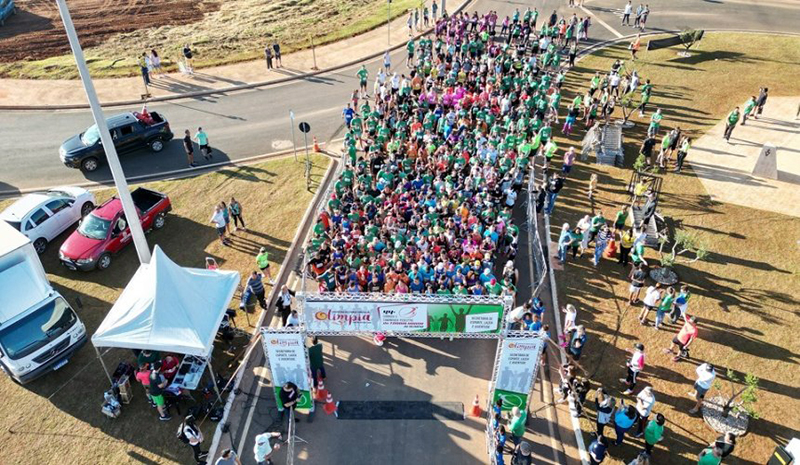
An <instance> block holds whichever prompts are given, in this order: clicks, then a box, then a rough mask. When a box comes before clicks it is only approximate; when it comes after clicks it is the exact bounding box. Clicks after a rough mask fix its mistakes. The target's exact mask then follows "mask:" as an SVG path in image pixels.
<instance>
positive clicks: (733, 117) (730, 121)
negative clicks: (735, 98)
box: [722, 107, 755, 142]
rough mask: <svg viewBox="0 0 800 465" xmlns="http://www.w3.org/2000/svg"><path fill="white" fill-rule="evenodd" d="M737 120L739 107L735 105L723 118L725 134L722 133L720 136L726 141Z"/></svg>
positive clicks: (729, 138)
mask: <svg viewBox="0 0 800 465" xmlns="http://www.w3.org/2000/svg"><path fill="white" fill-rule="evenodd" d="M754 118H755V117H754ZM738 122H739V107H736V108H734V109H733V111H732V112H730V113H728V117H727V118H726V119H725V134H723V135H722V137H723V138H724V139H725V140H726V141H729V142H730V140H731V134H733V128H735V127H736V123H738Z"/></svg>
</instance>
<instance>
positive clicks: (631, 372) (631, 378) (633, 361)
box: [620, 342, 644, 395]
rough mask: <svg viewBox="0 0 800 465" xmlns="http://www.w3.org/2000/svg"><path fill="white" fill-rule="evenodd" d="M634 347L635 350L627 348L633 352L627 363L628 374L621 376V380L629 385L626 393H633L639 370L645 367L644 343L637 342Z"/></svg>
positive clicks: (629, 351)
mask: <svg viewBox="0 0 800 465" xmlns="http://www.w3.org/2000/svg"><path fill="white" fill-rule="evenodd" d="M633 347H634V351H633V352H631V350H630V349H626V351H627V352H628V353H630V354H631V358H630V360H628V361H627V362H626V363H625V365H626V366H627V368H628V376H627V377H626V378H620V382H621V383H624V384H625V385H626V386H627V387H628V388H627V389H626V390H625V394H626V395H627V394H632V393H633V389H634V388H635V387H636V378H637V377H638V376H639V372H641V371H642V369H644V344H642V343H641V342H637V343H636V344H635V345H634V346H633Z"/></svg>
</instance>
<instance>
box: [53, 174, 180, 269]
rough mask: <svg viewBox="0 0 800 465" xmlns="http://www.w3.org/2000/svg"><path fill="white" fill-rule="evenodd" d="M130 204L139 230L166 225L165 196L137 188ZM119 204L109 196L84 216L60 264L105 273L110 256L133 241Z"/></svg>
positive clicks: (63, 250) (167, 208) (168, 207)
mask: <svg viewBox="0 0 800 465" xmlns="http://www.w3.org/2000/svg"><path fill="white" fill-rule="evenodd" d="M131 197H133V203H134V205H136V209H137V210H139V219H140V220H141V222H142V229H144V230H145V231H150V230H152V229H161V228H163V227H164V224H165V222H166V215H167V213H168V212H169V211H170V210H172V203H171V202H170V200H169V197H167V195H166V194H162V193H160V192H156V191H151V190H149V189H145V188H144V187H140V188H138V189H136V190H135V191H133V192H131ZM132 239H133V238H132V236H131V230H130V228H129V227H128V223H127V220H126V219H125V213H124V212H123V211H122V202H121V201H120V200H119V198H117V197H113V198H111V199H109V200H108V201H106V202H105V203H104V204H102V205H100V206H99V207H97V208H96V209H94V210H93V211H92V212H91V213H89V214H88V215H86V216H85V217H84V218H83V220H82V221H81V223H80V226H78V229H76V230H75V231H74V232H73V233H72V235H70V236H69V237H68V238H67V240H66V241H64V244H62V245H61V249H60V250H59V252H58V256H59V258H60V260H61V264H62V265H64V266H66V267H67V268H69V269H71V270H81V271H89V270H94V269H98V270H105V269H106V268H108V267H109V266H111V257H112V256H113V255H114V254H116V253H118V252H119V251H121V250H122V249H123V248H124V247H125V246H126V245H128V244H130V243H131V242H133V240H132Z"/></svg>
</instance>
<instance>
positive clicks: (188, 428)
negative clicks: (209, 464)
mask: <svg viewBox="0 0 800 465" xmlns="http://www.w3.org/2000/svg"><path fill="white" fill-rule="evenodd" d="M179 432H180V433H181V434H183V439H184V441H185V442H186V443H187V444H189V446H191V448H192V452H194V461H195V462H197V463H198V464H205V463H206V461H205V459H206V457H207V456H208V451H203V450H202V449H201V448H200V444H201V443H202V442H203V439H204V438H203V432H202V431H200V428H199V427H198V426H197V424H195V418H194V415H187V416H186V418H185V419H184V420H183V423H181V426H180V427H179Z"/></svg>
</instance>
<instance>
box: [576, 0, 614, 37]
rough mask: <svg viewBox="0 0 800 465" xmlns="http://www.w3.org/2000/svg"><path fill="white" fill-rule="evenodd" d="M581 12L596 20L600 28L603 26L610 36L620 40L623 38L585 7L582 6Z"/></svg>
mask: <svg viewBox="0 0 800 465" xmlns="http://www.w3.org/2000/svg"><path fill="white" fill-rule="evenodd" d="M581 10H583V12H584V13H586V14H587V15H589V16H591V17H592V18H594V19H596V20H597V22H598V23H600V25H601V26H603V27H604V28H606V29H608V30H609V31H610V32H611V33H612V34H614V35H615V36H617V39H621V38H623V37H625V36H623V35H622V34H620V33H619V32H618V31H617V30H616V29H614V28H613V27H611V26H609V25H608V23H607V22H605V21H603V20H602V19H600V18H598V17H597V15H596V14H594V13H592V12H591V11H589V10H587V9H586V7H585V6H582V7H581Z"/></svg>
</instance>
